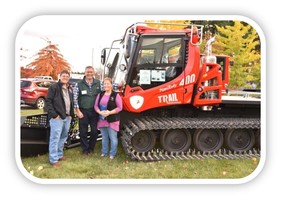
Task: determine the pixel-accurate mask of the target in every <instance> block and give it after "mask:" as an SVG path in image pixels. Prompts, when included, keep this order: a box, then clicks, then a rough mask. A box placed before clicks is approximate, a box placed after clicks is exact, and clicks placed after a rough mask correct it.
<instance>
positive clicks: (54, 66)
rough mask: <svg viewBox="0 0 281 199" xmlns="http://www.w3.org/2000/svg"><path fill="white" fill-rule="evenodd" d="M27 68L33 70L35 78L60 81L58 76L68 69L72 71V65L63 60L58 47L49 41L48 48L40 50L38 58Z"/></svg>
mask: <svg viewBox="0 0 281 199" xmlns="http://www.w3.org/2000/svg"><path fill="white" fill-rule="evenodd" d="M27 68H31V69H33V72H34V73H33V76H51V77H53V79H58V74H59V73H60V72H61V71H62V70H64V69H66V70H69V71H70V64H69V63H68V62H67V61H66V60H65V59H64V58H63V55H62V54H61V53H60V50H59V48H58V45H55V44H52V43H51V41H48V46H46V47H44V48H43V49H41V50H39V52H38V53H37V54H36V58H35V60H34V61H32V62H31V63H30V64H28V65H27Z"/></svg>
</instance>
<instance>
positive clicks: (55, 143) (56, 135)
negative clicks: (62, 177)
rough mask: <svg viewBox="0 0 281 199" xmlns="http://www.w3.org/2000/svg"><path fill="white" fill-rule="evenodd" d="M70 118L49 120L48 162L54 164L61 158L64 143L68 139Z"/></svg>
mask: <svg viewBox="0 0 281 199" xmlns="http://www.w3.org/2000/svg"><path fill="white" fill-rule="evenodd" d="M70 121H71V118H70V117H66V118H65V119H64V120H63V119H61V118H58V119H53V118H51V119H50V141H49V161H50V163H56V162H58V160H59V159H60V158H62V157H63V148H64V143H65V141H66V139H67V137H68V132H69V128H70Z"/></svg>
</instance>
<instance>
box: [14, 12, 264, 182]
mask: <svg viewBox="0 0 281 199" xmlns="http://www.w3.org/2000/svg"><path fill="white" fill-rule="evenodd" d="M50 16H51V17H54V16H56V15H50ZM60 16H61V15H58V17H60ZM62 16H73V15H62ZM77 16H81V15H77ZM90 16H92V15H90ZM94 16H96V17H97V20H100V17H109V18H111V17H112V19H114V18H117V19H119V18H120V17H128V16H130V17H134V18H136V22H140V21H141V19H142V21H143V20H151V19H154V20H173V19H174V20H186V19H188V20H240V21H244V22H247V23H248V24H249V25H251V26H252V27H253V28H255V30H256V31H257V33H258V34H259V37H260V42H261V91H262V94H261V148H262V150H261V158H260V162H259V164H258V166H257V168H256V169H255V171H254V172H253V173H252V174H250V175H248V176H246V177H244V178H241V179H41V178H37V177H34V176H33V175H31V174H30V173H28V172H27V170H26V169H25V168H24V166H23V164H22V161H21V157H20V115H19V110H20V101H19V99H20V93H19V92H18V91H19V90H20V82H19V81H18V80H19V79H20V71H19V70H18V69H17V68H16V69H15V98H16V100H15V116H16V117H15V127H16V128H15V159H16V163H17V167H18V169H19V170H20V171H21V173H22V174H23V175H24V176H25V177H26V178H27V179H29V180H31V181H33V182H35V183H38V184H242V183H247V182H249V181H251V180H253V179H254V178H256V177H257V175H258V174H260V172H261V171H262V169H263V167H264V164H265V160H266V111H265V110H266V40H265V35H264V33H263V31H262V29H261V28H260V26H259V25H258V24H257V23H256V22H255V21H253V20H252V19H250V18H248V17H245V16H241V15H116V16H115V15H94ZM37 17H48V16H44V15H43V16H37ZM37 17H33V18H31V19H29V20H28V21H27V22H25V23H24V24H23V25H22V27H21V28H20V29H19V31H18V33H17V37H16V42H15V49H18V48H19V41H18V39H19V37H20V35H21V34H22V29H23V28H25V27H26V26H28V22H29V21H31V20H33V19H34V18H37ZM86 17H87V16H86ZM130 25H131V24H128V26H130ZM124 31H125V30H124ZM17 57H19V54H18V52H17V51H16V52H15V63H16V66H17V63H18V62H19V60H17V59H16V58H17ZM17 99H18V100H17Z"/></svg>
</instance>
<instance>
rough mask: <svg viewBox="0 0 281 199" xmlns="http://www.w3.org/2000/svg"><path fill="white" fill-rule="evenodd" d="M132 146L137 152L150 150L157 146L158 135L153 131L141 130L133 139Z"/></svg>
mask: <svg viewBox="0 0 281 199" xmlns="http://www.w3.org/2000/svg"><path fill="white" fill-rule="evenodd" d="M131 143H132V147H133V148H134V149H135V151H137V152H148V151H150V150H151V149H153V147H154V146H155V143H156V135H155V133H154V132H153V131H140V132H138V133H136V134H135V135H134V136H133V137H132V139H131Z"/></svg>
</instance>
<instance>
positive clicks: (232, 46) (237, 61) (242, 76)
mask: <svg viewBox="0 0 281 199" xmlns="http://www.w3.org/2000/svg"><path fill="white" fill-rule="evenodd" d="M216 28H217V30H218V33H219V34H218V35H217V37H216V39H217V40H216V42H215V43H214V46H213V50H214V53H217V54H225V55H229V56H231V59H232V60H233V63H234V64H233V66H231V68H230V81H229V88H232V89H237V88H248V87H250V86H251V85H250V83H255V84H256V85H257V86H258V87H260V39H259V36H258V34H257V32H256V30H255V29H254V28H253V27H252V26H250V25H249V24H247V23H245V22H241V21H234V25H233V26H229V25H227V26H225V27H219V26H218V25H216Z"/></svg>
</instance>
